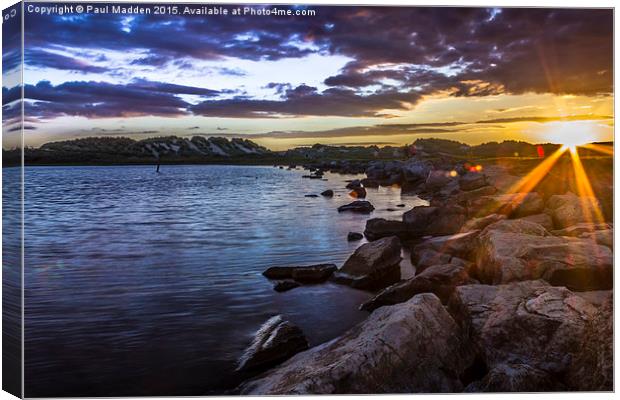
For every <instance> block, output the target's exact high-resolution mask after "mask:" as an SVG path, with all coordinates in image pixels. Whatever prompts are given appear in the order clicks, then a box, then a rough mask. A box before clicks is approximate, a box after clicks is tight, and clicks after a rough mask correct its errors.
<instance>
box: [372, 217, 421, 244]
mask: <svg viewBox="0 0 620 400" xmlns="http://www.w3.org/2000/svg"><path fill="white" fill-rule="evenodd" d="M420 229H424V227H421V228H418V229H415V227H414V226H411V225H408V224H405V223H403V222H401V221H395V220H389V219H385V218H371V219H369V220H368V221H366V228H365V229H364V236H366V238H367V239H368V240H370V241H373V240H378V239H381V238H384V237H390V236H397V237H399V238H400V239H401V240H409V239H413V238H416V237H420V236H422V235H423V231H421V230H420Z"/></svg>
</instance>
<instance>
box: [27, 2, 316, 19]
mask: <svg viewBox="0 0 620 400" xmlns="http://www.w3.org/2000/svg"><path fill="white" fill-rule="evenodd" d="M26 12H27V13H31V14H41V15H65V14H126V15H136V14H138V15H139V14H145V15H146V14H152V15H205V16H220V15H221V16H229V15H233V16H267V17H269V16H273V17H287V16H291V17H292V16H309V17H312V16H316V15H317V12H316V10H314V9H309V8H305V7H293V6H291V7H287V6H267V5H265V6H262V5H254V6H232V5H231V6H204V5H199V4H193V5H190V4H188V5H169V4H158V5H137V4H134V5H132V4H84V5H82V4H57V5H37V4H28V5H27V6H26Z"/></svg>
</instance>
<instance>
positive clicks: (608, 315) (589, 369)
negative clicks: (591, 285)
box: [567, 291, 614, 391]
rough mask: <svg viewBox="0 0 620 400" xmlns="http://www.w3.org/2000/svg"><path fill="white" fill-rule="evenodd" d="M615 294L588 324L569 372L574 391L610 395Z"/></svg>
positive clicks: (612, 375)
mask: <svg viewBox="0 0 620 400" xmlns="http://www.w3.org/2000/svg"><path fill="white" fill-rule="evenodd" d="M613 315H614V313H613V293H612V292H611V291H609V292H607V294H606V299H605V301H604V302H603V304H602V305H601V307H600V308H599V310H598V312H597V314H596V315H595V316H594V318H592V319H591V320H589V321H588V322H587V324H586V328H585V333H584V335H583V337H582V341H581V345H580V346H579V350H578V351H577V354H575V356H574V357H573V360H572V363H571V367H570V369H569V371H568V379H567V380H568V382H569V386H570V388H571V389H573V390H587V391H601V390H605V391H611V390H613V387H614V385H613V382H614V380H613V378H614V350H613V342H614V333H613V325H614V324H613Z"/></svg>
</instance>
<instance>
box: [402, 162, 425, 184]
mask: <svg viewBox="0 0 620 400" xmlns="http://www.w3.org/2000/svg"><path fill="white" fill-rule="evenodd" d="M431 169H432V165H431V164H430V163H429V162H427V161H420V160H415V159H411V160H409V161H407V162H405V163H404V164H403V166H402V172H403V178H404V179H405V181H409V182H419V181H421V180H425V179H426V178H427V177H428V174H429V173H430V172H431Z"/></svg>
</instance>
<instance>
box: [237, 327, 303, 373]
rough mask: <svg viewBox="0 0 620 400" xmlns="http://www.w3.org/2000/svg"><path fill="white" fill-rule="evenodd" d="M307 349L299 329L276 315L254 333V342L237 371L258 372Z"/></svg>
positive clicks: (242, 357)
mask: <svg viewBox="0 0 620 400" xmlns="http://www.w3.org/2000/svg"><path fill="white" fill-rule="evenodd" d="M307 348H308V341H307V340H306V337H305V336H304V334H303V332H302V331H301V329H299V328H298V327H297V326H295V325H293V324H292V323H290V322H288V321H284V320H283V319H282V316H280V315H277V316H275V317H272V318H270V319H269V320H268V321H267V322H265V323H264V324H263V326H262V327H261V328H260V329H259V330H258V331H257V332H256V334H255V335H254V340H252V343H251V344H250V346H249V347H248V348H247V349H246V350H245V352H244V354H243V356H241V359H240V360H239V366H238V367H237V371H239V372H250V371H252V372H260V371H263V370H265V369H267V368H270V367H273V366H274V365H277V364H279V363H281V362H283V361H285V360H287V359H289V358H291V357H292V356H294V355H295V354H297V353H299V352H300V351H304V350H306V349H307Z"/></svg>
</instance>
